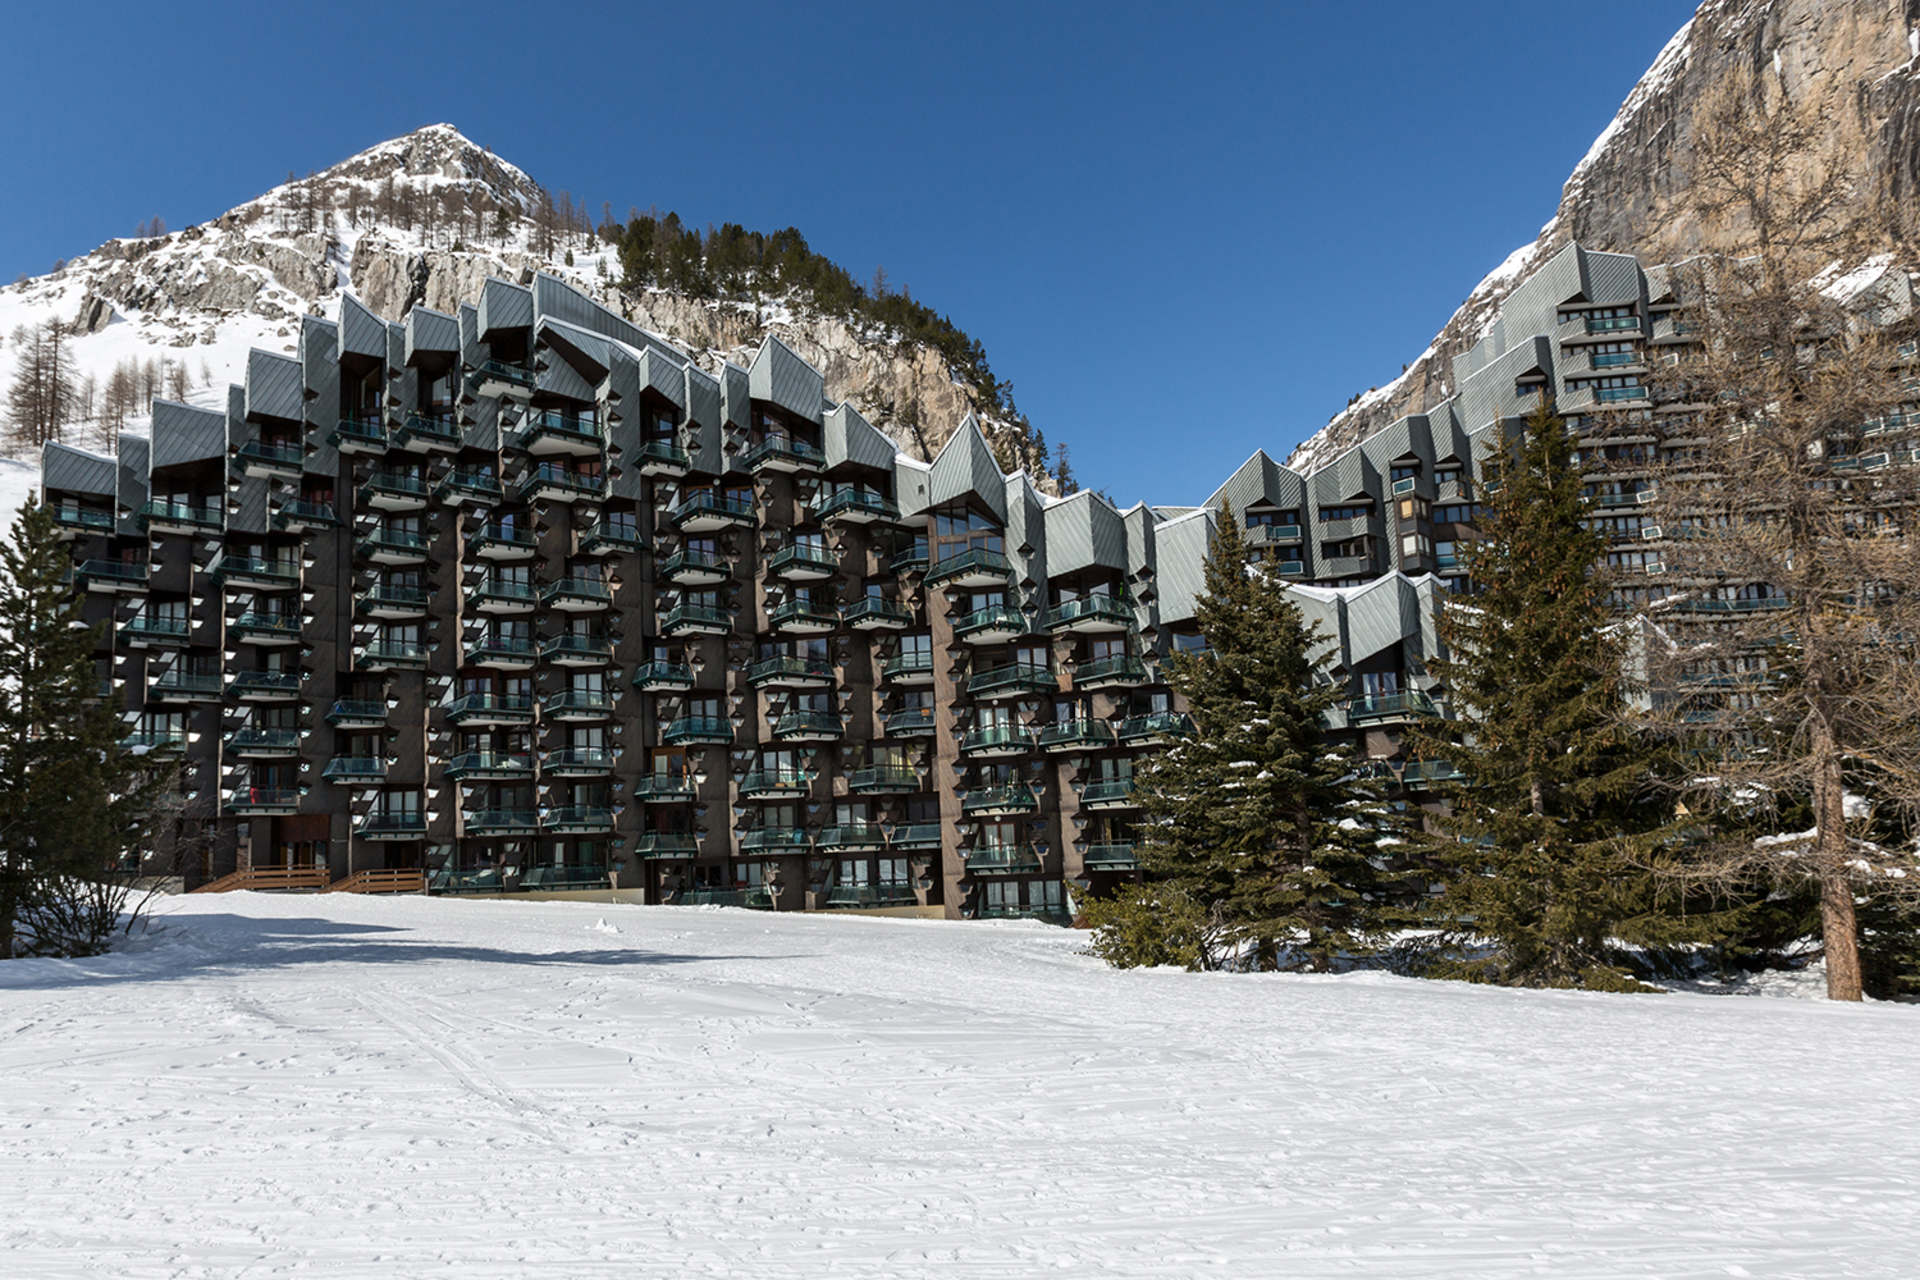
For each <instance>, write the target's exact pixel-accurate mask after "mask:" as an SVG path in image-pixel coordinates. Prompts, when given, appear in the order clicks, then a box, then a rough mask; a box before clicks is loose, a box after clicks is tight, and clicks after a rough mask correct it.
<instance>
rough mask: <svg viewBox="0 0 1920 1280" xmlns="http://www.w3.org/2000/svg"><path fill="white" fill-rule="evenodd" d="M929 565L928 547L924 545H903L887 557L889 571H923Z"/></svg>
mask: <svg viewBox="0 0 1920 1280" xmlns="http://www.w3.org/2000/svg"><path fill="white" fill-rule="evenodd" d="M926 567H927V549H926V548H925V547H923V546H917V545H916V546H911V547H902V548H901V549H900V550H898V551H896V552H894V553H893V554H892V555H891V556H889V557H888V558H887V571H888V572H889V573H923V572H925V571H926Z"/></svg>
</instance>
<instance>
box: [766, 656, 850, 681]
mask: <svg viewBox="0 0 1920 1280" xmlns="http://www.w3.org/2000/svg"><path fill="white" fill-rule="evenodd" d="M782 680H785V681H805V682H807V683H809V684H821V683H825V684H831V683H833V663H832V662H830V661H828V660H827V659H826V658H795V657H777V658H765V659H762V660H761V661H759V662H756V663H754V664H753V665H752V666H750V667H748V668H747V683H748V684H750V685H752V686H754V687H755V688H759V687H760V686H761V685H763V684H771V683H774V682H777V681H782Z"/></svg>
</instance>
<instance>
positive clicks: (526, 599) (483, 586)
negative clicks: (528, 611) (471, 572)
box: [467, 578, 538, 606]
mask: <svg viewBox="0 0 1920 1280" xmlns="http://www.w3.org/2000/svg"><path fill="white" fill-rule="evenodd" d="M467 599H468V601H469V602H470V603H472V604H475V605H480V604H503V605H528V606H531V605H532V604H533V603H534V602H535V601H536V600H537V599H538V597H537V596H536V595H535V594H534V590H533V584H532V583H530V582H515V581H513V580H511V579H508V578H484V579H482V580H481V582H480V584H479V585H478V586H476V587H474V589H473V591H472V593H471V594H470V595H469V596H468V597H467Z"/></svg>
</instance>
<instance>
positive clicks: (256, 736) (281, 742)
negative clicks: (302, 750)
mask: <svg viewBox="0 0 1920 1280" xmlns="http://www.w3.org/2000/svg"><path fill="white" fill-rule="evenodd" d="M232 746H233V749H234V750H235V751H237V752H244V751H294V750H297V749H298V748H299V746H300V731H299V730H298V729H239V730H236V731H235V732H234V735H233V741H232Z"/></svg>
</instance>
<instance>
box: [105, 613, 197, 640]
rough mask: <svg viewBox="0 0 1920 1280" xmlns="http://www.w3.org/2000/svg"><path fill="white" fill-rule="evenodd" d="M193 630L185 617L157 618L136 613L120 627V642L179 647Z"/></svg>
mask: <svg viewBox="0 0 1920 1280" xmlns="http://www.w3.org/2000/svg"><path fill="white" fill-rule="evenodd" d="M190 630H191V627H190V624H189V623H188V622H187V620H186V619H185V618H157V617H149V616H147V615H146V614H144V613H136V614H134V615H133V616H132V617H131V618H128V619H127V620H126V621H124V622H122V623H121V624H120V627H119V631H120V642H121V643H122V644H125V645H129V646H131V647H133V648H137V649H138V648H178V647H179V646H181V645H184V644H186V643H187V636H188V633H189V631H190Z"/></svg>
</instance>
